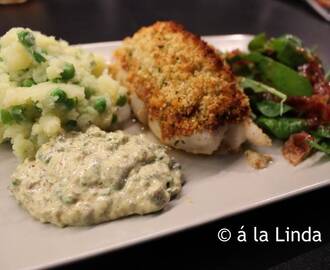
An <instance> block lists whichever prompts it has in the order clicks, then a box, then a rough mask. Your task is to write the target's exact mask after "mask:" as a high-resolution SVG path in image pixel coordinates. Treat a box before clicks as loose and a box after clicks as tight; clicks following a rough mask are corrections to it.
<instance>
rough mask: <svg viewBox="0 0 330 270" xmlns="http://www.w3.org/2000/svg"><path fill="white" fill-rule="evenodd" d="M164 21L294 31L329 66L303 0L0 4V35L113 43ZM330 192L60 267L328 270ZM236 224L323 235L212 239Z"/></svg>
mask: <svg viewBox="0 0 330 270" xmlns="http://www.w3.org/2000/svg"><path fill="white" fill-rule="evenodd" d="M169 19H171V20H176V21H178V22H180V23H182V24H184V25H185V26H186V27H187V28H188V29H189V30H191V31H192V32H195V33H197V34H200V35H216V34H232V33H252V34H255V33H258V32H266V33H267V34H269V35H280V34H283V33H292V34H295V35H298V36H299V37H301V38H302V39H303V40H304V41H305V42H306V44H307V45H308V46H313V45H317V49H318V52H319V55H320V56H321V58H322V59H323V61H324V63H326V65H327V66H328V67H329V66H330V24H329V23H326V22H325V21H323V20H322V19H321V18H320V17H319V16H318V15H317V14H315V13H314V11H313V10H312V9H311V8H309V6H307V4H306V3H305V2H304V1H290V0H288V1H275V0H274V1H270V0H269V1H267V0H244V1H238V0H227V1H221V0H203V1H202V0H200V1H194V0H191V1H179V0H162V1H152V0H147V1H137V0H136V1H133V0H132V1H129V0H112V1H111V0H108V1H106V0H103V1H102V0H48V1H46V0H43V1H41V0H39V1H38V0H34V1H33V0H31V1H29V2H28V3H26V4H23V5H17V6H16V5H15V6H0V34H1V35H2V34H4V33H5V32H6V31H7V30H8V29H9V28H11V27H14V26H24V27H30V28H32V29H34V30H40V31H42V32H44V33H45V34H48V35H50V34H51V35H55V36H56V37H61V38H63V39H65V40H68V41H69V42H70V43H86V42H98V41H109V40H119V39H122V38H124V37H125V36H127V35H130V34H132V33H133V32H135V31H136V30H137V29H138V28H139V27H141V26H143V25H148V24H150V23H152V22H154V21H156V20H169ZM329 172H330V169H329ZM265 181H267V179H265ZM256 188H258V187H256ZM329 191H330V188H323V189H321V190H318V191H314V192H311V193H309V194H304V195H301V196H298V197H295V198H292V199H289V200H285V201H282V202H279V203H276V204H273V205H269V206H265V207H262V208H260V209H256V210H252V211H249V212H246V213H243V214H240V215H237V216H234V217H230V218H226V219H222V220H219V221H216V222H213V223H210V224H207V225H204V226H200V227H198V228H195V229H191V230H187V231H185V232H181V233H178V234H175V235H172V236H167V237H164V238H162V239H158V240H154V241H151V242H148V243H144V244H140V245H137V246H134V247H131V248H128V249H125V250H120V251H116V252H114V253H110V254H105V255H102V256H98V257H95V258H91V259H88V260H85V261H81V262H77V263H74V264H71V265H68V266H66V267H65V268H66V269H77V268H79V269H100V268H102V266H103V267H104V268H105V266H107V268H114V267H116V268H117V267H120V269H126V268H133V267H134V268H135V269H140V268H142V267H143V268H144V269H165V268H166V269H169V268H171V269H177V268H179V267H180V268H182V269H188V268H190V269H268V268H271V269H288V270H289V269H313V270H314V269H327V270H328V269H330V243H329V234H330V219H329V202H330V192H329ZM237 192H239V191H237ZM219 196H221V192H220V191H219ZM241 225H245V229H246V230H247V232H249V231H250V230H251V228H252V227H253V226H257V227H258V229H259V230H261V229H263V230H266V231H268V232H269V233H271V232H273V231H274V229H275V227H276V226H279V227H280V228H281V230H285V229H286V227H290V228H291V229H296V230H300V231H303V230H305V229H307V227H308V226H311V227H312V228H313V229H315V230H319V231H321V233H322V243H285V244H284V243H275V242H274V241H270V242H269V243H263V244H262V243H251V241H249V243H237V242H235V241H230V242H227V243H221V242H220V241H219V240H217V232H218V230H219V229H220V228H222V227H226V228H229V229H232V230H238V229H239V228H240V226H241ZM77 244H79V243H77Z"/></svg>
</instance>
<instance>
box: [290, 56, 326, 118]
mask: <svg viewBox="0 0 330 270" xmlns="http://www.w3.org/2000/svg"><path fill="white" fill-rule="evenodd" d="M299 71H300V73H301V74H302V75H303V76H305V77H306V78H307V79H309V81H310V82H311V84H312V86H313V95H312V96H310V97H289V98H288V101H287V103H288V104H289V105H290V106H292V107H294V108H295V109H296V110H297V111H298V112H299V113H301V114H302V116H303V117H305V118H307V119H310V118H314V119H315V118H316V119H318V123H317V125H322V124H328V123H330V82H329V81H328V80H326V78H325V73H324V69H323V68H322V65H321V63H320V60H319V59H318V58H316V57H315V58H313V59H312V60H311V61H310V62H309V63H307V64H305V65H303V66H301V67H300V68H299Z"/></svg>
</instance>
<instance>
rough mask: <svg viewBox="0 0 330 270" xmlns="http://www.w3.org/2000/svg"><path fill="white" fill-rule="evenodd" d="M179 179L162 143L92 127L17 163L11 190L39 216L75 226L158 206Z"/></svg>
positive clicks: (172, 192) (176, 189) (175, 188)
mask: <svg viewBox="0 0 330 270" xmlns="http://www.w3.org/2000/svg"><path fill="white" fill-rule="evenodd" d="M181 185H182V181H181V171H180V166H179V165H178V164H177V163H176V162H174V161H173V159H171V158H170V157H169V156H168V155H167V154H166V149H165V148H164V146H161V145H159V144H155V143H152V142H149V141H147V140H146V139H145V138H144V136H143V135H135V136H133V135H126V134H125V133H123V132H122V131H117V132H112V133H106V132H104V131H101V130H100V129H99V128H97V127H91V128H89V129H88V130H87V132H85V133H72V134H69V135H66V136H60V137H58V138H56V139H54V140H52V141H50V142H49V143H46V144H44V145H43V146H42V147H41V148H40V149H39V151H38V152H37V155H36V159H35V160H33V161H30V160H26V161H25V162H24V163H23V164H21V165H19V166H18V167H17V169H16V171H15V172H14V174H13V176H12V185H11V190H12V193H13V194H14V197H15V198H16V199H17V200H18V201H19V203H20V204H21V205H22V206H23V207H24V208H25V209H26V210H27V211H28V212H29V213H30V214H31V215H32V216H33V217H35V218H36V219H38V220H40V221H41V222H49V223H53V224H56V225H58V226H67V225H73V226H74V225H90V224H97V223H101V222H105V221H108V220H113V219H117V218H120V217H124V216H128V215H132V214H140V215H143V214H147V213H151V212H155V211H158V210H160V209H162V208H164V206H165V205H166V204H167V203H168V202H169V201H170V199H171V198H172V197H173V196H174V195H176V194H177V193H179V192H180V190H181Z"/></svg>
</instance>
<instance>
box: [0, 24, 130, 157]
mask: <svg viewBox="0 0 330 270" xmlns="http://www.w3.org/2000/svg"><path fill="white" fill-rule="evenodd" d="M128 116H129V107H128V105H127V98H126V89H125V88H124V87H122V86H121V85H119V83H118V82H116V81H114V80H113V79H112V78H111V77H109V75H108V74H107V72H106V65H105V61H104V59H103V58H102V57H100V56H97V55H95V54H92V53H89V52H86V51H84V50H82V49H81V48H79V47H74V46H69V45H68V43H67V42H65V41H61V40H60V41H59V40H56V39H55V38H54V37H48V36H45V35H43V34H41V33H39V32H33V31H31V30H30V29H23V28H13V29H11V30H10V31H8V32H7V33H6V34H5V35H4V36H2V37H1V38H0V142H3V141H6V140H10V141H11V143H12V145H13V150H14V153H15V154H16V156H18V157H19V158H20V159H21V160H23V159H25V158H30V157H34V154H35V152H36V151H37V149H38V148H39V147H40V146H41V145H42V144H43V143H45V142H47V141H49V139H50V138H52V137H54V136H57V135H58V134H60V133H62V132H64V131H66V130H85V129H86V128H87V127H89V126H90V125H91V124H94V125H96V126H99V127H100V128H102V129H110V128H111V127H112V126H113V125H114V124H116V123H118V122H121V121H124V120H125V119H127V118H128Z"/></svg>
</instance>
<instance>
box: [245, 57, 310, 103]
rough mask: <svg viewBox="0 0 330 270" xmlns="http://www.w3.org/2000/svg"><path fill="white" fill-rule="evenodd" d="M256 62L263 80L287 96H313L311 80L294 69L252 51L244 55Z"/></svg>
mask: <svg viewBox="0 0 330 270" xmlns="http://www.w3.org/2000/svg"><path fill="white" fill-rule="evenodd" d="M244 58H245V59H246V60H248V61H251V62H253V63H255V66H256V69H257V70H258V75H259V76H260V78H261V81H262V82H264V83H266V84H269V85H271V86H272V87H274V88H275V89H277V90H278V91H280V92H282V93H284V94H286V95H287V96H311V95H312V92H313V88H312V85H311V83H310V81H309V80H308V79H307V78H305V77H303V76H301V75H300V74H298V73H297V72H296V71H294V70H293V69H291V68H289V67H287V66H285V65H283V64H281V63H279V62H277V61H274V60H273V59H271V58H269V57H267V56H264V55H262V54H261V53H259V52H252V53H250V54H247V55H245V56H244Z"/></svg>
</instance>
